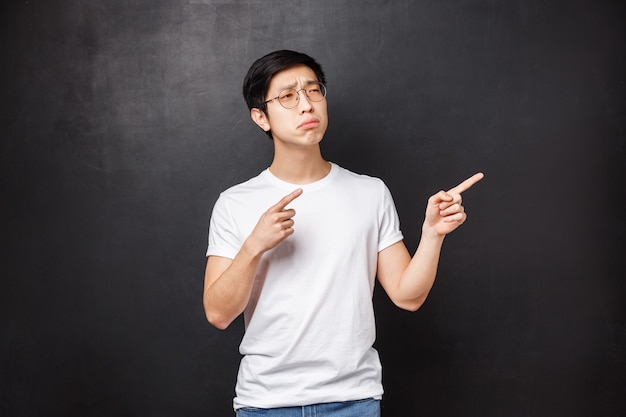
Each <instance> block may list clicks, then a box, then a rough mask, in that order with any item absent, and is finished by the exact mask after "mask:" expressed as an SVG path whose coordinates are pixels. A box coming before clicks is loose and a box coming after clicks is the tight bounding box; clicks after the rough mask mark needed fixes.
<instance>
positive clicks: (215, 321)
mask: <svg viewBox="0 0 626 417" xmlns="http://www.w3.org/2000/svg"><path fill="white" fill-rule="evenodd" d="M204 315H205V317H206V319H207V321H208V322H209V323H211V325H212V326H213V327H215V328H217V329H219V330H225V329H227V328H228V326H230V323H232V322H233V320H234V318H233V317H230V316H227V315H226V314H224V313H223V312H221V311H219V310H217V309H215V308H211V306H209V305H208V304H207V303H206V301H205V303H204Z"/></svg>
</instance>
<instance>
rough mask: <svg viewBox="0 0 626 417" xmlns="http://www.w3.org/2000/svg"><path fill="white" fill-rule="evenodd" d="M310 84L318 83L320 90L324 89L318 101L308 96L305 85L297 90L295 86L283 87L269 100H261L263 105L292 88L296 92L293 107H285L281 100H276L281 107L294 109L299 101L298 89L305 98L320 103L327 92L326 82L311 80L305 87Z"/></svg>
mask: <svg viewBox="0 0 626 417" xmlns="http://www.w3.org/2000/svg"><path fill="white" fill-rule="evenodd" d="M312 84H316V85H320V86H322V90H324V95H323V97H322V99H321V100H319V101H316V100H313V99H311V97H309V93H307V92H306V87H305V88H301V89H299V90H296V89H295V88H291V87H288V88H283V89H282V90H280V91H279V92H278V95H277V96H276V97H274V98H270V99H269V100H266V101H264V102H263V105H265V104H267V103H269V102H270V101H274V100H277V99H279V98H280V95H281V94H282V93H283V92H284V91H287V90H293V91H295V92H296V97H297V98H296V105H295V106H293V107H285V106H284V105H283V103H281V102H280V100H278V104H280V105H281V107H282V108H284V109H287V110H291V109H295V108H296V107H298V104H299V103H300V91H304V95H305V96H306V98H307V100H311V101H312V102H313V103H321V102H322V101H324V99H325V98H326V93H327V90H328V89H327V88H326V84H324V83H323V82H321V81H312V82H310V83H308V85H307V87H308V86H310V85H312Z"/></svg>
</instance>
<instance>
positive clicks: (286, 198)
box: [270, 188, 302, 211]
mask: <svg viewBox="0 0 626 417" xmlns="http://www.w3.org/2000/svg"><path fill="white" fill-rule="evenodd" d="M301 195H302V188H298V189H297V190H295V191H292V192H291V193H289V194H287V195H286V196H284V197H283V198H281V199H280V201H279V202H278V203H276V204H274V205H273V206H272V207H271V208H270V210H276V211H282V210H284V209H285V207H286V206H287V204H289V203H291V202H292V201H293V200H295V199H296V198H298V197H300V196H301Z"/></svg>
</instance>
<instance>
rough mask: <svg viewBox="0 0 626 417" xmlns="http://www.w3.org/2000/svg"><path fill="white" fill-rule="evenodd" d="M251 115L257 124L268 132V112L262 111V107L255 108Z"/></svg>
mask: <svg viewBox="0 0 626 417" xmlns="http://www.w3.org/2000/svg"><path fill="white" fill-rule="evenodd" d="M250 117H251V118H252V120H253V121H254V123H256V124H257V126H259V127H260V128H261V129H263V130H264V131H266V132H267V131H269V130H270V121H269V118H268V117H267V114H265V113H264V112H262V111H261V110H260V109H257V108H254V109H252V110H250Z"/></svg>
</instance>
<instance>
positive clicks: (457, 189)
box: [448, 172, 485, 194]
mask: <svg viewBox="0 0 626 417" xmlns="http://www.w3.org/2000/svg"><path fill="white" fill-rule="evenodd" d="M484 177H485V175H484V174H483V173H482V172H479V173H477V174H474V175H472V176H471V177H469V178H468V179H466V180H465V181H463V182H462V183H460V184H459V185H457V186H456V187H452V188H450V189H449V190H448V194H461V193H462V192H464V191H467V190H469V189H470V188H471V187H472V185H474V184H476V183H477V182H478V181H480V180H482V179H483V178H484Z"/></svg>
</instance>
